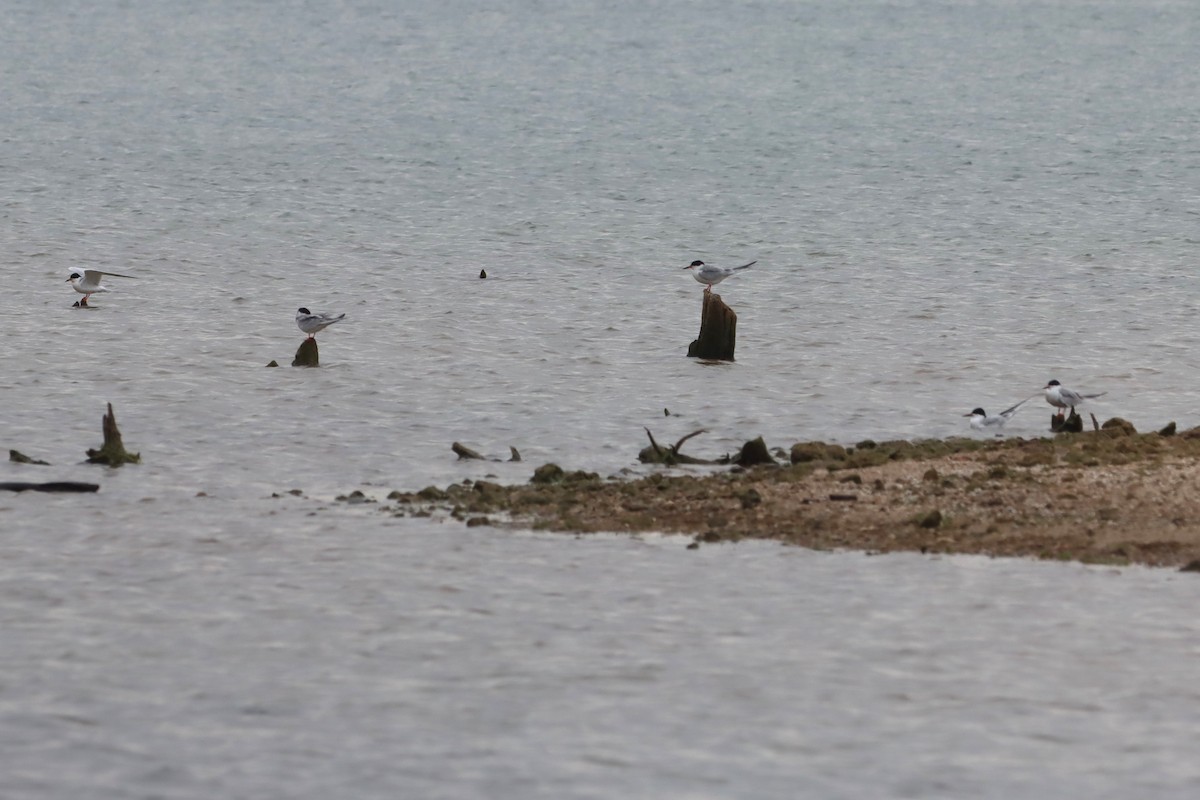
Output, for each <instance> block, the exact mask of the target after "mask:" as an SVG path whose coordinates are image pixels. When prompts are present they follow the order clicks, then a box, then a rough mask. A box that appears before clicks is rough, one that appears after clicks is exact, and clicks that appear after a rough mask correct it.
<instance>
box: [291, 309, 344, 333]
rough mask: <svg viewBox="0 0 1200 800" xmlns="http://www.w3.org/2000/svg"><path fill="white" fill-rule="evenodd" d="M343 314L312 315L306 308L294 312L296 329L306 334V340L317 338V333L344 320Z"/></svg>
mask: <svg viewBox="0 0 1200 800" xmlns="http://www.w3.org/2000/svg"><path fill="white" fill-rule="evenodd" d="M345 316H346V315H345V314H338V315H337V316H336V317H335V316H334V315H333V314H314V313H312V312H311V311H309V310H308V309H307V308H301V309H298V310H297V311H296V327H297V328H299V329H300V330H302V331H304V332H305V333H307V334H308V338H310V339H315V338H317V331H323V330H325V329H326V328H328V327H329V326H330V325H332V324H333V323H335V322H337V321H338V320H340V319H344V318H345Z"/></svg>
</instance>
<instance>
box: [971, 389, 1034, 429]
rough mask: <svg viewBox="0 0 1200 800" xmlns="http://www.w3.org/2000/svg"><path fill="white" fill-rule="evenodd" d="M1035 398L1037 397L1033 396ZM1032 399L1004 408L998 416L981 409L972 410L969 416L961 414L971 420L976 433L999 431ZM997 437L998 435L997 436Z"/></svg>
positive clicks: (1028, 398) (1027, 398)
mask: <svg viewBox="0 0 1200 800" xmlns="http://www.w3.org/2000/svg"><path fill="white" fill-rule="evenodd" d="M1034 397H1037V395H1034ZM1032 399H1033V397H1026V398H1025V399H1024V400H1022V401H1021V402H1019V403H1017V404H1016V405H1015V406H1013V407H1012V408H1006V409H1004V410H1003V411H1001V412H1000V413H999V414H989V413H987V412H986V411H984V410H983V409H982V408H977V409H975V410H973V411H972V412H971V413H970V414H963V416H964V417H970V418H971V427H972V428H973V429H975V430H977V431H986V430H997V431H998V430H1000V429H1001V428H1003V427H1004V425H1005V423H1007V422H1008V421H1009V420H1010V419H1012V418H1013V415H1014V414H1016V413H1017V409H1018V408H1020V407H1021V406H1023V405H1025V404H1026V403H1028V402H1029V401H1030V400H1032ZM997 435H999V434H997Z"/></svg>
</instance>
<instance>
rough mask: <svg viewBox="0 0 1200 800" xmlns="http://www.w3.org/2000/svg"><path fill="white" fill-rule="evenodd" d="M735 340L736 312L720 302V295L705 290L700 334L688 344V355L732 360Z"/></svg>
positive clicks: (717, 359)
mask: <svg viewBox="0 0 1200 800" xmlns="http://www.w3.org/2000/svg"><path fill="white" fill-rule="evenodd" d="M736 342H737V314H735V313H733V309H732V308H730V307H729V306H727V305H725V303H724V302H722V300H721V295H719V294H714V293H713V292H705V293H704V305H703V306H702V307H701V309H700V336H699V337H698V338H697V339H696V340H695V341H694V342H692V343H691V344H690V345H689V346H688V357H689V358H704V359H712V360H716V361H733V348H734V345H735V343H736Z"/></svg>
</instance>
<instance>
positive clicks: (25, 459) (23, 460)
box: [8, 450, 50, 467]
mask: <svg viewBox="0 0 1200 800" xmlns="http://www.w3.org/2000/svg"><path fill="white" fill-rule="evenodd" d="M8 460H9V461H11V462H13V463H14V464H39V465H41V466H43V467H48V466H50V462H49V461H42V460H41V459H37V458H30V457H29V456H27V455H25V454H24V453H22V452H21V451H20V450H9V451H8Z"/></svg>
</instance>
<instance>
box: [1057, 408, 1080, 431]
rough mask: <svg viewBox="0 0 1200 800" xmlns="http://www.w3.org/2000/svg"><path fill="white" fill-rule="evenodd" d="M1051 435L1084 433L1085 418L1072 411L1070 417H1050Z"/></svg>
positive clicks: (1059, 415)
mask: <svg viewBox="0 0 1200 800" xmlns="http://www.w3.org/2000/svg"><path fill="white" fill-rule="evenodd" d="M1050 432H1051V433H1083V417H1081V416H1079V415H1078V414H1076V413H1075V411H1074V409H1072V411H1071V414H1070V416H1066V417H1064V416H1063V415H1062V414H1052V415H1051V416H1050Z"/></svg>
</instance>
